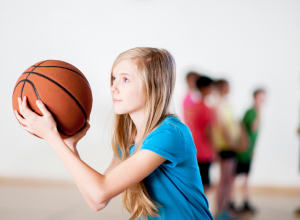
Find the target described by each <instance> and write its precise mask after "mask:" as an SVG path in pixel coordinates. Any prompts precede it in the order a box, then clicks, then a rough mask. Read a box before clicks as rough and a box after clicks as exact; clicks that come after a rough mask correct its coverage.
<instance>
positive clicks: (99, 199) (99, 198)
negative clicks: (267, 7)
mask: <svg viewBox="0 0 300 220" xmlns="http://www.w3.org/2000/svg"><path fill="white" fill-rule="evenodd" d="M107 200H109V199H108V198H107V195H106V193H104V192H103V191H102V192H99V193H97V195H96V196H95V198H94V201H95V202H96V203H97V204H99V205H102V204H105V203H106V201H107Z"/></svg>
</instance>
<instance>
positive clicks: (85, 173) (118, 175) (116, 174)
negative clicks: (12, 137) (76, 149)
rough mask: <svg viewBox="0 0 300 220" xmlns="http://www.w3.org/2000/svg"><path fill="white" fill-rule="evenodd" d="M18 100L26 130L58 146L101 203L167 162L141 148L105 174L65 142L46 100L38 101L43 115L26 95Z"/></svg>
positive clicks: (83, 184) (77, 178) (74, 173)
mask: <svg viewBox="0 0 300 220" xmlns="http://www.w3.org/2000/svg"><path fill="white" fill-rule="evenodd" d="M18 102H19V109H20V112H21V114H22V116H23V117H21V116H20V115H19V114H18V112H17V111H15V115H16V117H17V119H18V120H19V122H20V123H21V125H20V126H21V127H22V129H24V130H26V131H29V132H31V133H33V134H36V135H38V136H39V137H41V138H44V139H45V140H46V141H47V142H48V143H49V145H50V146H51V147H52V148H53V149H54V151H55V153H56V154H57V155H58V157H59V158H60V160H61V161H62V162H63V164H64V165H65V166H66V168H67V169H68V171H69V172H70V173H71V175H72V176H73V178H74V180H75V181H76V183H78V184H79V185H80V186H81V187H82V189H83V190H84V192H86V193H87V195H89V197H90V198H91V199H92V200H93V201H95V202H96V203H97V204H103V203H106V202H107V201H109V200H110V199H112V198H114V197H115V196H117V195H119V194H120V193H122V192H123V191H125V190H126V189H128V188H130V187H131V186H133V185H135V184H137V183H139V182H140V181H142V180H143V179H144V178H145V177H146V176H148V175H149V174H151V173H152V172H153V171H154V170H155V169H156V168H157V167H158V166H160V165H161V164H162V163H163V162H165V161H166V159H165V158H164V157H162V156H160V155H158V154H156V153H154V152H152V151H149V150H139V151H138V152H137V153H135V154H134V155H133V156H131V157H130V158H128V159H127V160H126V161H124V162H122V163H121V164H120V165H119V166H117V167H116V168H115V169H113V170H112V171H111V172H109V173H108V174H107V175H102V174H100V173H98V172H97V171H96V170H94V169H93V168H91V167H90V166H88V165H87V164H86V163H84V162H83V161H82V160H81V159H80V158H78V157H77V156H76V155H75V154H74V153H73V151H72V150H71V149H70V148H69V147H68V146H67V145H66V144H65V142H64V141H63V139H62V138H61V136H60V134H59V132H58V130H57V125H56V122H55V120H54V118H53V116H52V115H51V113H50V112H49V111H48V110H47V108H46V106H45V105H44V104H43V103H42V102H40V101H37V105H38V107H39V108H40V110H41V111H42V114H43V116H39V115H37V114H36V113H34V112H33V111H32V110H30V109H29V108H28V106H27V99H26V97H25V98H24V100H23V101H22V100H21V99H20V98H18Z"/></svg>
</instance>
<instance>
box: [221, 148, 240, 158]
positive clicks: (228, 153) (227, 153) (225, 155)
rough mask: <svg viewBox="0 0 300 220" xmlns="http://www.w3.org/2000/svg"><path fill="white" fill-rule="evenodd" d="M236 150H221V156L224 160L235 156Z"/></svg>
mask: <svg viewBox="0 0 300 220" xmlns="http://www.w3.org/2000/svg"><path fill="white" fill-rule="evenodd" d="M235 155H236V153H235V151H232V150H222V151H220V152H219V156H220V158H221V159H222V160H226V159H232V158H235Z"/></svg>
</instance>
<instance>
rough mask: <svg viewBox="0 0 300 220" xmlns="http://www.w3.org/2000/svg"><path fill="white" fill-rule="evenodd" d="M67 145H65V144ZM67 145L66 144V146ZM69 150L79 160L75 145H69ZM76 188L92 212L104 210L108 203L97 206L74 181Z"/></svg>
mask: <svg viewBox="0 0 300 220" xmlns="http://www.w3.org/2000/svg"><path fill="white" fill-rule="evenodd" d="M66 144H67V143H66ZM67 145H68V144H67ZM69 148H70V149H71V150H72V151H73V153H74V154H75V155H76V156H77V157H78V158H79V159H80V156H79V153H78V151H77V148H76V144H70V146H69ZM75 183H76V185H77V188H78V189H79V191H80V193H81V195H82V196H83V198H84V199H85V201H86V202H87V204H88V205H89V206H90V207H91V208H92V209H93V210H94V211H100V210H101V209H103V208H105V207H106V205H107V203H108V202H105V203H102V204H98V203H96V202H95V201H94V200H93V199H92V198H91V197H90V196H89V195H88V194H87V193H86V192H85V190H84V189H83V188H82V186H81V185H80V184H79V183H78V182H77V181H75Z"/></svg>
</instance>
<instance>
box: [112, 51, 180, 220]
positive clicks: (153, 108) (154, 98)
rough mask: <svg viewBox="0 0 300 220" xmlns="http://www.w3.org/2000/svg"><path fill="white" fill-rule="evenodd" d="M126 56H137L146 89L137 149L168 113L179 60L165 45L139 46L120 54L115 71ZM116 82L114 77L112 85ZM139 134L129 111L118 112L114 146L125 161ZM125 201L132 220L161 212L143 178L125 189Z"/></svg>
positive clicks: (120, 157)
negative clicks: (176, 61)
mask: <svg viewBox="0 0 300 220" xmlns="http://www.w3.org/2000/svg"><path fill="white" fill-rule="evenodd" d="M124 59H134V60H136V64H137V65H136V68H137V71H138V73H139V77H140V79H141V80H142V82H143V84H144V88H145V91H146V99H145V100H146V101H145V103H144V106H145V108H144V109H145V118H144V119H143V122H142V127H141V131H140V132H141V135H140V137H141V138H140V139H139V142H138V143H137V147H136V150H135V152H137V151H138V150H139V149H140V148H141V146H142V142H143V141H144V140H145V138H146V137H147V135H148V134H149V133H150V132H151V131H153V130H154V129H155V128H156V127H157V126H158V125H159V124H160V123H161V122H162V121H163V119H164V118H165V117H166V116H167V115H168V108H169V105H170V101H171V97H172V93H173V88H174V85H175V77H176V74H175V72H176V71H175V61H174V58H173V57H172V55H171V54H170V53H169V52H168V51H166V50H164V49H156V48H150V47H136V48H133V49H130V50H127V51H125V52H123V53H121V54H120V55H119V56H118V57H117V59H116V60H115V62H114V64H113V67H112V71H111V74H112V72H113V69H114V68H115V67H116V65H117V64H118V63H119V62H121V61H122V60H124ZM112 84H113V81H112V79H111V86H112ZM136 134H137V130H136V127H135V125H134V123H133V121H132V120H131V118H130V116H129V114H123V115H117V114H114V125H113V133H112V149H113V152H114V154H115V155H116V156H117V157H118V158H119V159H120V160H121V161H122V162H123V161H125V160H126V159H128V158H129V157H130V153H129V149H130V147H131V145H132V143H133V141H134V138H135V136H136ZM118 148H119V149H120V152H121V155H120V153H119V149H118ZM122 202H123V206H124V207H125V208H126V210H127V211H128V212H129V213H131V214H132V216H131V218H130V220H133V219H137V218H141V219H145V220H147V219H148V216H151V217H155V216H160V215H159V213H158V206H160V205H159V204H158V203H157V202H155V201H154V200H152V199H151V197H150V196H149V194H148V193H147V190H146V187H145V185H144V183H143V181H141V182H139V183H137V184H136V185H134V186H132V187H130V188H129V189H127V190H126V191H124V192H123V193H122Z"/></svg>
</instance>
